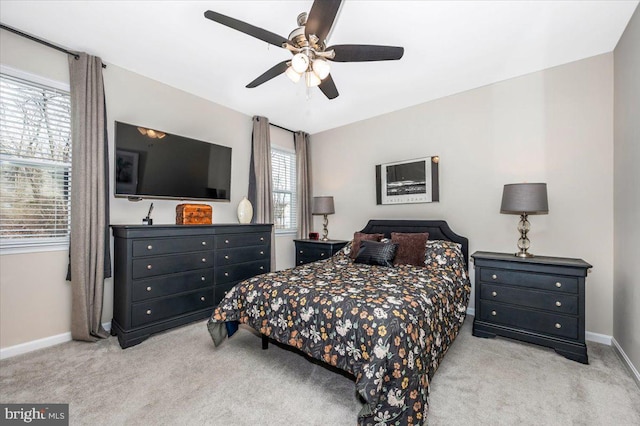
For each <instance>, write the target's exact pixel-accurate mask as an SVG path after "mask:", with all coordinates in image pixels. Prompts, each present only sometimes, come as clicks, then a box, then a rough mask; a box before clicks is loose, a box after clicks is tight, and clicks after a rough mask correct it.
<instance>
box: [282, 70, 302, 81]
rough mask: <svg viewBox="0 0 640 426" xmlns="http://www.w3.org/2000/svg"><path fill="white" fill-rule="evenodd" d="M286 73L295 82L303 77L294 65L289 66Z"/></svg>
mask: <svg viewBox="0 0 640 426" xmlns="http://www.w3.org/2000/svg"><path fill="white" fill-rule="evenodd" d="M284 73H285V75H286V76H287V77H289V80H291V81H293V82H294V83H297V82H299V81H300V77H302V75H301V74H300V73H297V72H296V70H294V69H293V67H292V66H289V68H287V70H286V71H285V72H284Z"/></svg>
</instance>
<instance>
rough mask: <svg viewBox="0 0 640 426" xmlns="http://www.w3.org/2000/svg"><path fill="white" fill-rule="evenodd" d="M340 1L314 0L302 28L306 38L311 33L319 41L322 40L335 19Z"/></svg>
mask: <svg viewBox="0 0 640 426" xmlns="http://www.w3.org/2000/svg"><path fill="white" fill-rule="evenodd" d="M340 3H342V0H315V1H314V2H313V5H312V6H311V10H310V11H309V16H308V17H307V23H306V25H305V28H304V35H305V36H306V37H307V40H309V36H310V35H311V34H315V35H316V37H318V39H319V40H320V43H322V42H324V40H325V39H326V38H327V35H328V34H329V31H330V30H331V26H332V25H333V21H334V20H335V19H336V15H337V14H338V9H340Z"/></svg>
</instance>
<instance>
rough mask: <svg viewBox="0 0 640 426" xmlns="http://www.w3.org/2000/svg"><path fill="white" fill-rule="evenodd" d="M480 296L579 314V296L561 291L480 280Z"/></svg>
mask: <svg viewBox="0 0 640 426" xmlns="http://www.w3.org/2000/svg"><path fill="white" fill-rule="evenodd" d="M479 285H480V286H481V287H480V298H481V299H484V300H490V301H492V302H502V303H510V304H514V305H520V306H525V307H530V308H538V309H544V310H547V311H551V312H558V313H562V314H570V315H577V314H578V296H574V295H570V294H564V293H560V292H544V291H538V290H527V289H523V288H517V287H509V286H504V285H499V284H487V283H484V282H480V283H479Z"/></svg>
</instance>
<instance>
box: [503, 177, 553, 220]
mask: <svg viewBox="0 0 640 426" xmlns="http://www.w3.org/2000/svg"><path fill="white" fill-rule="evenodd" d="M500 213H507V214H522V213H527V214H547V213H549V202H548V201H547V184H546V183H511V184H507V185H505V186H504V190H503V192H502V206H501V207H500Z"/></svg>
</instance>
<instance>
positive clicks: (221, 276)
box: [215, 259, 271, 287]
mask: <svg viewBox="0 0 640 426" xmlns="http://www.w3.org/2000/svg"><path fill="white" fill-rule="evenodd" d="M270 263H271V260H270V259H269V260H261V261H259V262H248V263H240V264H237V265H228V266H222V267H220V268H216V272H215V274H216V287H217V286H219V285H220V284H224V283H228V282H231V281H242V280H244V279H247V278H250V277H253V276H255V275H259V274H264V273H265V272H269V264H270Z"/></svg>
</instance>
